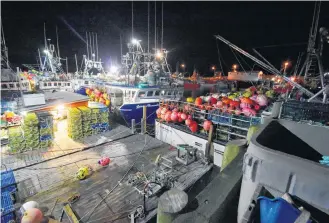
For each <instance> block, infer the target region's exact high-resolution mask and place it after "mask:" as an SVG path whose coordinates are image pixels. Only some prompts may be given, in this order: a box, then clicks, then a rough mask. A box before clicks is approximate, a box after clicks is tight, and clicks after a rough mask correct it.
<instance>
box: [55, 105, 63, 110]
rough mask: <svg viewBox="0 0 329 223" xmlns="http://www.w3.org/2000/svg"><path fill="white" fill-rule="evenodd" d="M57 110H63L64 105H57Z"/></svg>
mask: <svg viewBox="0 0 329 223" xmlns="http://www.w3.org/2000/svg"><path fill="white" fill-rule="evenodd" d="M56 110H57V111H63V110H64V105H58V106H56Z"/></svg>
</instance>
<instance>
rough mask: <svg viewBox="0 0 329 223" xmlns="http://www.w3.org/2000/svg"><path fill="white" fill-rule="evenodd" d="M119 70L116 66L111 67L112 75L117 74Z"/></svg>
mask: <svg viewBox="0 0 329 223" xmlns="http://www.w3.org/2000/svg"><path fill="white" fill-rule="evenodd" d="M117 70H118V68H117V67H116V66H112V67H110V71H111V73H115V72H117Z"/></svg>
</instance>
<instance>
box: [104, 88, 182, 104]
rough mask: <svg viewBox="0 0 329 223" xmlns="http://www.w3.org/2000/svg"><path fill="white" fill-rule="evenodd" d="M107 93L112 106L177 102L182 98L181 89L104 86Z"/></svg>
mask: <svg viewBox="0 0 329 223" xmlns="http://www.w3.org/2000/svg"><path fill="white" fill-rule="evenodd" d="M106 88H107V93H108V94H109V95H110V96H111V103H112V105H114V106H121V105H123V104H137V103H147V102H158V101H159V99H163V98H166V99H173V100H179V99H181V98H182V97H183V91H184V89H183V88H169V87H168V88H159V87H146V88H138V87H122V86H106Z"/></svg>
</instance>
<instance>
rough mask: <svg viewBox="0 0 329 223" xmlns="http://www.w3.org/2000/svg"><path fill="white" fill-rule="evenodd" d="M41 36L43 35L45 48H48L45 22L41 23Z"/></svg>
mask: <svg viewBox="0 0 329 223" xmlns="http://www.w3.org/2000/svg"><path fill="white" fill-rule="evenodd" d="M43 36H44V39H45V48H46V50H48V46H47V38H46V23H43Z"/></svg>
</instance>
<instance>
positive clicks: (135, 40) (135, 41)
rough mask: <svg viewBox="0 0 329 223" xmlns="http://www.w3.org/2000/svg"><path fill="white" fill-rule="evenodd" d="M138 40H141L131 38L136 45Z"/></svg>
mask: <svg viewBox="0 0 329 223" xmlns="http://www.w3.org/2000/svg"><path fill="white" fill-rule="evenodd" d="M138 42H139V41H138V40H137V39H132V40H131V43H132V44H135V45H137V44H138Z"/></svg>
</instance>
